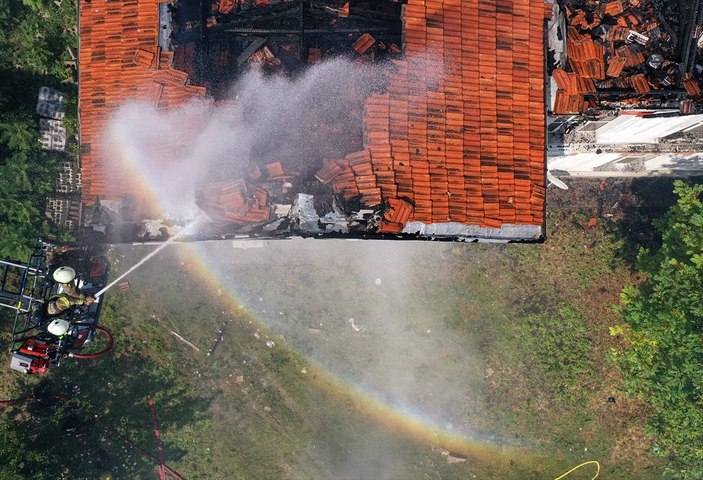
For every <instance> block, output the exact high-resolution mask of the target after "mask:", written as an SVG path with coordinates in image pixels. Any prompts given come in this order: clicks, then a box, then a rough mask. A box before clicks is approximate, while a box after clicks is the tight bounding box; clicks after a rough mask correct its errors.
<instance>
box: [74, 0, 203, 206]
mask: <svg viewBox="0 0 703 480" xmlns="http://www.w3.org/2000/svg"><path fill="white" fill-rule="evenodd" d="M79 23H80V39H81V45H80V78H79V89H80V91H79V105H80V121H81V162H82V169H83V201H84V202H86V203H92V202H94V201H95V200H96V199H97V198H98V197H103V198H104V197H106V196H113V197H116V198H117V197H119V195H123V194H125V193H131V192H130V191H126V190H125V189H127V188H130V187H129V185H130V182H128V181H126V179H125V178H124V177H125V175H127V173H126V172H121V171H116V169H111V168H110V167H109V166H108V164H107V162H106V159H105V158H104V156H103V153H102V152H103V148H104V144H103V141H104V138H105V135H104V134H103V133H104V129H105V126H106V122H107V120H108V118H109V115H110V113H111V112H112V111H114V109H115V108H116V107H118V106H119V105H121V104H123V103H124V102H125V101H126V100H129V99H138V100H141V101H146V102H149V103H151V104H152V105H154V106H155V107H157V108H169V107H173V106H177V105H180V104H182V103H184V102H186V101H187V100H188V99H190V98H192V97H194V96H201V95H204V94H205V89H204V88H203V87H198V86H194V85H189V84H188V75H187V74H186V73H184V72H181V71H178V70H175V69H173V68H172V62H173V52H166V51H162V50H161V49H160V48H159V46H158V35H159V32H158V29H159V4H158V2H156V1H154V0H130V1H126V2H114V1H109V0H81V2H80V22H79ZM123 190H124V191H123Z"/></svg>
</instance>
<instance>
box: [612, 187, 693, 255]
mask: <svg viewBox="0 0 703 480" xmlns="http://www.w3.org/2000/svg"><path fill="white" fill-rule="evenodd" d="M674 180H675V178H674V177H651V178H635V179H633V180H632V181H631V183H630V185H629V188H628V192H627V194H626V195H625V196H624V199H623V200H624V201H623V202H622V205H621V209H622V210H621V211H622V214H621V215H619V219H618V221H617V222H615V230H614V232H613V233H614V234H615V235H617V236H618V237H619V238H621V239H622V240H623V244H622V247H621V248H620V249H619V251H618V255H619V256H620V257H621V258H623V259H624V260H625V261H626V262H627V263H628V264H629V265H631V266H633V267H634V265H635V263H636V261H637V253H638V252H639V250H640V248H648V249H657V248H659V247H660V246H661V235H660V233H659V232H658V231H657V230H656V228H654V226H653V225H652V221H653V220H656V219H659V218H662V217H663V216H664V215H665V214H666V212H667V211H668V210H669V208H670V207H671V206H672V205H674V204H675V203H676V195H675V194H674ZM687 181H688V182H690V183H701V182H703V177H691V178H689V179H688V180H687Z"/></svg>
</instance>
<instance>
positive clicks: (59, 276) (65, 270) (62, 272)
mask: <svg viewBox="0 0 703 480" xmlns="http://www.w3.org/2000/svg"><path fill="white" fill-rule="evenodd" d="M74 278H76V271H75V270H74V269H72V268H71V267H59V268H57V269H56V270H55V271H54V280H56V281H57V282H59V283H68V282H70V281H72V280H73V279H74Z"/></svg>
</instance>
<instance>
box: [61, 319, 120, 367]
mask: <svg viewBox="0 0 703 480" xmlns="http://www.w3.org/2000/svg"><path fill="white" fill-rule="evenodd" d="M95 330H97V331H98V332H102V334H103V335H105V336H107V340H108V345H107V347H106V348H105V349H103V350H101V351H99V352H96V353H69V354H68V356H69V357H71V358H78V359H81V360H89V359H92V358H99V357H102V356H103V355H105V354H106V353H107V352H109V351H110V350H112V345H113V344H114V340H113V339H112V334H111V333H110V332H109V331H108V330H107V329H106V328H103V327H100V326H98V327H95Z"/></svg>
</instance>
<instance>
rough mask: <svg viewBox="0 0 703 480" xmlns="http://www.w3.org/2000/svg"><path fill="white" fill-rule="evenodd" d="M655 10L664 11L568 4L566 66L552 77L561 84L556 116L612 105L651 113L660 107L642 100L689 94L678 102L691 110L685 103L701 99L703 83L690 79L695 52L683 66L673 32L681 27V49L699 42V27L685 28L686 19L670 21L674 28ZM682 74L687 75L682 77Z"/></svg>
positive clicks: (622, 4) (633, 5)
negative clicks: (653, 95) (647, 109)
mask: <svg viewBox="0 0 703 480" xmlns="http://www.w3.org/2000/svg"><path fill="white" fill-rule="evenodd" d="M679 4H680V5H682V4H681V3H679ZM657 8H661V6H658V4H657V3H655V2H654V1H653V0H566V1H565V2H564V3H563V9H564V14H565V17H566V22H567V32H566V55H567V58H568V62H567V64H566V65H562V66H561V67H560V68H556V69H555V70H554V71H553V72H552V76H553V78H554V80H555V82H556V84H557V92H556V100H555V103H554V105H553V107H552V111H553V112H554V113H556V114H565V113H579V112H586V111H587V110H589V109H590V108H594V107H598V106H599V104H602V105H609V104H612V103H613V102H621V104H622V105H623V106H624V105H627V106H635V107H651V106H654V105H655V104H656V103H653V102H652V101H651V99H648V98H647V99H645V98H644V97H642V96H644V95H647V94H651V93H653V92H666V91H667V90H671V91H672V92H673V91H674V90H679V91H680V90H682V89H685V93H684V94H683V95H681V94H679V95H678V97H677V98H676V99H674V104H676V103H678V102H679V100H680V101H681V102H682V103H681V105H682V109H683V108H684V105H689V104H690V102H687V101H686V100H689V99H690V98H691V97H698V96H700V86H701V79H700V78H699V74H698V73H696V74H695V75H696V76H694V74H693V73H692V72H694V71H695V69H694V64H695V56H696V54H695V48H693V49H692V50H689V51H690V52H691V55H692V57H691V58H689V59H684V60H683V61H681V57H682V56H681V55H679V48H678V47H677V34H676V32H674V27H678V30H679V35H681V36H683V37H684V38H685V40H683V42H682V44H683V45H686V44H687V43H689V44H691V43H693V42H695V40H696V39H697V37H695V38H694V36H695V32H697V30H695V29H694V27H695V25H694V23H695V22H693V21H691V22H690V23H689V24H688V25H686V24H684V22H682V21H681V19H682V18H685V16H686V15H685V13H684V14H683V15H681V17H680V18H673V19H672V18H669V22H671V23H672V24H673V22H678V24H677V25H673V26H672V24H670V23H669V22H667V18H666V15H665V12H663V11H657ZM688 46H689V47H690V46H691V45H688ZM686 48H687V47H684V50H685V49H686ZM689 56H690V55H689ZM680 71H684V72H688V73H686V74H685V75H684V76H683V77H682V76H681V75H680V74H679V72H680ZM663 101H665V100H661V99H660V100H659V101H658V102H659V103H662V102H663ZM682 111H683V110H682ZM684 113H691V112H689V111H684Z"/></svg>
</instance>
